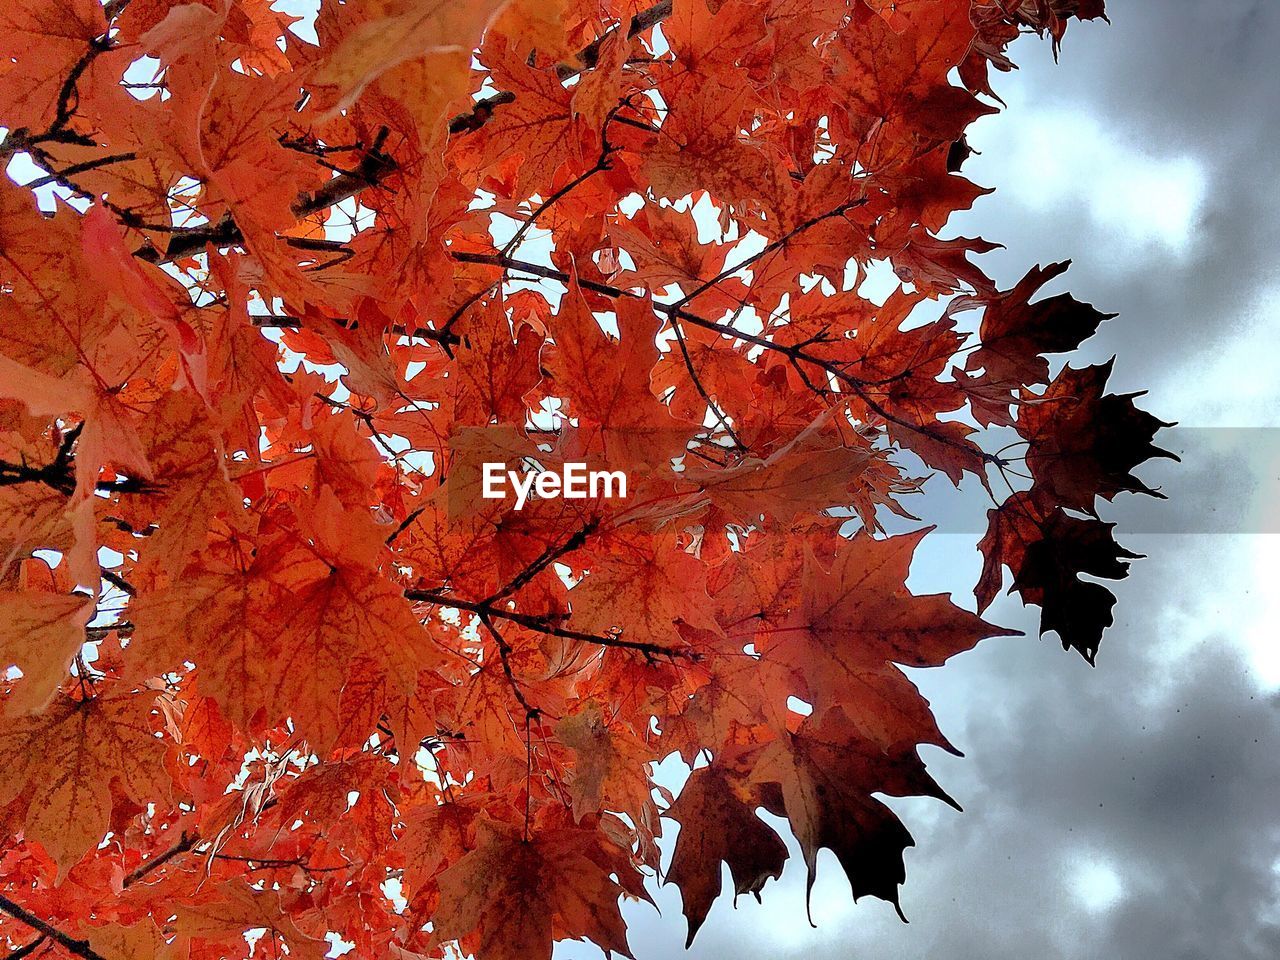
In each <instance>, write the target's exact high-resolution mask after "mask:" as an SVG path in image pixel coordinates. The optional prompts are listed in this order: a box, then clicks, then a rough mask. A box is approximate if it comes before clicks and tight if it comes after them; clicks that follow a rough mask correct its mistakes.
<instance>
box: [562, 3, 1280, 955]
mask: <svg viewBox="0 0 1280 960" xmlns="http://www.w3.org/2000/svg"><path fill="white" fill-rule="evenodd" d="M1109 6H1111V7H1112V10H1111V17H1112V21H1113V22H1112V24H1111V25H1110V26H1107V25H1105V24H1102V23H1098V24H1086V25H1084V26H1079V27H1078V26H1075V25H1073V26H1072V28H1071V31H1070V33H1069V35H1068V37H1067V41H1066V44H1065V46H1064V48H1063V52H1062V58H1061V62H1060V63H1059V64H1058V65H1056V66H1055V65H1054V63H1053V59H1052V57H1051V55H1050V54H1049V49H1048V45H1047V44H1038V43H1037V42H1036V41H1035V40H1034V39H1027V40H1023V41H1021V42H1020V43H1019V44H1018V45H1017V46H1016V47H1015V59H1017V60H1018V61H1019V62H1020V64H1021V65H1022V70H1021V71H1019V72H1018V73H1016V74H1013V75H1011V76H1004V77H1001V78H1000V81H1001V82H1000V83H999V86H998V87H997V89H998V92H1000V94H1001V96H1002V97H1003V98H1004V100H1005V101H1006V102H1007V103H1008V104H1009V110H1008V111H1007V112H1006V113H1004V114H1002V115H1001V116H999V117H995V118H988V119H984V120H982V121H980V122H979V124H978V125H977V127H976V128H975V131H974V135H973V136H972V141H973V145H974V146H975V147H976V148H977V149H978V150H980V151H982V152H983V155H982V156H978V157H974V158H973V159H972V160H971V161H970V163H969V164H968V165H967V166H966V172H967V173H968V174H969V175H970V176H971V177H973V178H974V179H976V180H977V181H978V182H979V183H982V184H984V185H988V186H994V187H996V188H997V192H996V194H995V195H994V196H992V197H990V198H987V199H985V200H983V201H981V203H980V207H979V209H978V210H977V211H976V212H975V213H974V214H972V215H969V216H966V217H965V218H964V219H963V220H956V221H953V224H952V227H951V228H952V229H954V230H956V231H958V232H963V233H965V234H967V235H972V234H973V233H974V232H975V231H978V232H981V233H982V234H983V235H984V236H986V237H988V238H989V239H994V240H997V241H1000V242H1003V243H1005V244H1006V245H1007V248H1008V249H1007V250H1005V251H999V252H997V253H995V254H992V255H990V256H988V257H987V259H986V264H987V267H988V270H989V271H992V272H994V274H995V276H996V278H997V279H998V280H1000V281H1001V282H1002V283H1004V284H1006V285H1007V284H1009V283H1012V282H1013V281H1014V280H1016V279H1017V278H1018V277H1020V276H1021V274H1022V273H1023V272H1025V270H1026V269H1027V268H1028V267H1030V266H1032V265H1033V264H1035V263H1047V262H1050V261H1054V260H1059V259H1066V258H1070V259H1073V260H1074V261H1075V266H1074V268H1073V269H1072V270H1071V271H1070V272H1069V273H1068V275H1067V278H1066V281H1065V282H1060V283H1059V284H1058V285H1057V286H1056V287H1055V289H1058V288H1061V289H1066V288H1068V287H1069V288H1070V289H1071V290H1072V291H1073V292H1074V293H1075V294H1076V295H1077V296H1079V297H1080V298H1081V299H1084V300H1089V301H1092V302H1094V303H1095V304H1097V305H1098V306H1099V308H1100V309H1104V310H1108V311H1116V312H1119V313H1120V314H1121V315H1120V317H1119V318H1118V319H1116V320H1114V321H1112V322H1110V323H1109V324H1106V325H1104V328H1103V331H1102V332H1101V333H1100V334H1099V336H1098V337H1096V338H1095V340H1094V341H1093V342H1092V347H1091V350H1090V356H1089V358H1090V359H1092V360H1100V359H1105V358H1107V357H1110V356H1111V355H1112V354H1113V353H1115V354H1118V355H1119V359H1118V361H1117V364H1116V372H1115V375H1114V377H1113V381H1112V385H1113V387H1115V388H1117V389H1122V390H1126V391H1129V390H1140V389H1147V390H1149V391H1150V395H1149V397H1148V398H1146V399H1145V400H1144V401H1143V402H1144V403H1145V405H1146V407H1147V408H1148V409H1150V410H1152V411H1153V412H1155V413H1157V414H1158V415H1160V416H1162V417H1163V418H1164V419H1166V420H1176V421H1179V423H1180V424H1181V426H1180V427H1179V428H1178V429H1177V430H1174V431H1170V432H1169V434H1168V436H1167V437H1166V444H1165V445H1166V446H1168V447H1169V448H1170V449H1173V450H1176V451H1177V452H1179V453H1181V454H1182V456H1183V459H1184V463H1183V464H1182V465H1180V466H1179V465H1175V464H1172V463H1169V462H1166V461H1160V462H1156V463H1153V464H1151V465H1150V466H1149V467H1148V468H1147V469H1146V471H1145V477H1146V479H1147V480H1148V482H1150V483H1152V484H1153V485H1158V486H1160V487H1162V488H1163V489H1164V491H1165V492H1166V493H1168V494H1169V496H1170V500H1169V501H1168V502H1163V503H1160V502H1156V501H1151V502H1149V503H1137V502H1135V500H1134V499H1132V498H1131V500H1130V501H1129V502H1127V503H1120V504H1117V506H1116V508H1115V509H1114V510H1111V511H1110V513H1109V516H1110V519H1114V520H1117V521H1118V522H1119V524H1120V528H1119V529H1120V531H1121V532H1122V533H1126V532H1127V535H1126V536H1122V537H1121V541H1122V542H1123V543H1125V545H1126V546H1128V547H1130V548H1131V549H1134V550H1136V551H1138V552H1141V553H1145V554H1147V555H1148V559H1146V560H1144V561H1141V562H1139V563H1138V564H1136V565H1135V567H1134V572H1133V576H1132V577H1131V579H1130V580H1128V581H1126V582H1125V583H1123V584H1121V585H1120V587H1119V589H1118V591H1117V592H1118V594H1119V597H1120V603H1119V604H1118V606H1117V622H1116V625H1115V627H1114V628H1113V629H1112V630H1110V631H1109V632H1108V634H1107V636H1106V638H1105V640H1104V645H1103V649H1102V652H1101V654H1100V656H1099V661H1098V666H1097V668H1096V669H1090V668H1089V667H1087V666H1086V665H1085V664H1084V663H1083V662H1082V661H1081V660H1080V659H1079V658H1078V657H1076V656H1075V655H1074V654H1072V655H1068V654H1065V653H1063V651H1062V650H1061V649H1060V648H1059V647H1058V645H1057V644H1056V642H1054V641H1052V640H1049V641H1046V642H1043V643H1042V642H1038V641H1036V640H1035V639H1032V638H1031V637H1030V636H1029V637H1023V638H1015V639H1005V640H1000V639H997V640H989V641H986V642H984V643H983V644H982V645H981V647H980V648H979V649H978V650H976V651H974V652H973V653H970V654H966V655H963V656H961V657H959V658H957V659H955V660H953V661H952V662H951V663H950V664H949V665H947V666H946V667H945V668H943V669H941V670H937V671H924V672H917V673H916V675H915V679H916V680H917V682H918V683H919V684H920V686H921V687H922V689H923V691H924V692H925V694H926V695H927V696H928V697H929V698H930V700H932V702H933V704H934V707H935V710H936V712H937V714H938V715H939V718H940V720H941V723H942V728H943V730H944V731H945V732H946V733H947V734H948V736H949V737H950V738H951V739H952V741H953V742H955V743H956V745H957V746H958V747H960V748H961V749H962V750H963V751H964V752H965V754H966V756H965V758H963V759H957V758H953V757H949V756H946V755H944V754H942V753H941V752H938V751H933V752H931V754H930V755H929V756H928V757H927V759H928V761H929V763H930V767H931V769H932V770H933V771H934V773H935V775H936V776H937V777H938V779H939V780H940V781H941V783H942V784H943V786H944V787H945V788H946V789H947V790H948V791H949V792H950V793H951V794H952V795H953V796H955V797H956V799H957V800H959V801H960V803H961V804H962V805H963V806H964V807H965V811H966V812H964V813H963V814H960V813H956V812H955V811H952V810H950V809H948V808H946V807H944V806H943V805H942V804H940V803H937V802H934V801H920V802H914V801H912V802H902V801H893V806H894V807H895V808H896V809H898V810H899V811H900V812H901V814H902V816H903V817H904V819H905V821H906V822H907V824H908V826H909V827H910V828H911V830H912V832H913V833H914V835H915V837H916V841H917V847H916V848H915V849H914V850H912V851H909V854H908V879H907V885H906V887H905V888H904V891H903V908H904V910H905V911H906V914H907V916H908V917H909V919H910V921H911V922H910V924H909V925H904V924H902V923H901V922H900V921H898V919H897V918H896V916H895V915H894V912H893V909H892V907H890V906H889V905H887V904H884V903H881V902H879V901H874V900H869V899H868V900H863V901H862V902H861V903H858V904H857V905H854V904H853V903H851V901H850V898H849V892H848V891H849V888H848V884H847V882H846V881H845V879H844V876H843V874H842V873H841V872H840V869H839V866H838V865H837V863H836V861H835V858H834V857H833V856H832V855H831V854H829V853H828V852H824V853H823V855H822V856H823V859H822V861H821V864H820V867H819V878H818V883H817V887H816V888H815V891H814V904H813V907H814V908H813V915H814V920H815V922H816V924H817V927H816V929H813V928H810V927H809V925H808V924H807V922H806V921H805V919H804V917H805V913H804V893H803V879H802V877H803V870H800V869H794V868H793V869H791V870H789V871H788V874H787V875H785V876H784V877H783V879H782V881H781V882H780V883H777V884H770V885H769V887H767V888H766V890H765V896H764V903H763V905H757V904H756V903H755V902H754V901H753V900H751V899H750V898H744V899H743V900H741V901H739V903H738V907H737V910H736V912H735V910H734V909H733V908H732V907H731V906H730V905H729V902H728V901H721V902H720V903H718V904H717V905H716V906H715V908H714V909H713V910H712V912H711V916H710V918H709V920H708V922H707V924H706V926H705V927H704V928H703V930H702V932H701V933H700V934H699V937H698V940H697V941H696V942H695V944H694V947H693V949H692V950H691V951H690V953H689V956H690V957H691V958H695V960H696V958H704V960H712V958H715V960H721V958H725V957H733V958H735V960H755V958H761V960H763V958H777V957H791V956H804V957H806V958H808V960H826V958H846V957H857V958H865V960H889V958H892V960H916V958H938V960H1006V958H1007V960H1026V958H1029V957H1035V958H1044V960H1057V958H1061V960H1092V958H1108V960H1109V958H1115V957H1120V958H1125V960H1147V958H1152V960H1155V958H1160V960H1202V958H1203V960H1210V958H1211V960H1246V958H1255V957H1256V958H1263V957H1266V958H1273V957H1275V956H1277V955H1280V818H1278V817H1277V816H1276V813H1277V811H1280V751H1278V749H1277V748H1278V747H1280V637H1277V636H1276V634H1277V629H1276V625H1277V624H1278V623H1280V583H1278V582H1277V580H1278V574H1280V536H1276V533H1278V532H1280V506H1276V505H1274V504H1273V503H1272V501H1273V500H1274V499H1275V497H1276V494H1277V492H1280V483H1278V481H1280V441H1278V440H1277V438H1276V437H1275V436H1272V432H1273V431H1271V430H1268V429H1266V428H1275V427H1278V426H1280V369H1278V365H1277V361H1276V357H1277V355H1278V353H1277V345H1278V344H1280V308H1278V307H1277V301H1278V295H1280V254H1278V253H1277V251H1280V169H1277V167H1278V163H1277V156H1278V155H1280V154H1278V152H1277V141H1280V68H1278V67H1277V66H1276V63H1277V61H1276V57H1275V48H1276V45H1277V43H1278V42H1280V3H1276V2H1274V0H1216V2H1206V0H1113V2H1112V3H1111V4H1110V5H1109ZM1275 432H1278V433H1280V431H1275ZM944 482H945V481H944ZM938 492H939V493H942V494H945V491H942V490H939V491H938ZM945 500H946V497H945V496H943V497H941V498H940V500H939V502H943V501H945ZM960 526H963V524H961V525H960ZM1268 531H1270V532H1268ZM974 539H975V538H974V537H973V536H972V535H965V534H963V533H955V534H949V535H946V536H942V535H934V536H933V537H930V538H929V540H928V541H926V543H930V541H934V542H932V544H931V547H930V549H929V551H928V552H927V554H926V555H924V556H922V557H920V558H918V560H917V563H916V566H915V568H914V569H913V572H912V577H913V581H912V584H913V586H914V587H915V588H916V589H917V590H920V591H927V592H937V591H943V590H956V589H957V585H958V584H972V583H973V582H974V581H976V578H977V574H978V569H979V566H980V561H979V557H978V555H977V553H976V551H975V550H974V547H973V542H974ZM957 601H958V602H961V603H967V604H969V605H972V596H971V595H968V594H964V595H962V594H957ZM992 618H993V619H995V620H996V621H997V622H1000V623H1002V624H1005V625H1008V626H1012V627H1020V628H1022V629H1024V630H1026V631H1028V633H1029V634H1031V635H1032V636H1033V635H1034V628H1035V617H1034V614H1032V615H1028V614H1027V613H1024V612H1022V611H1021V610H1019V609H1018V608H1017V606H1016V605H1014V604H1009V605H1007V606H1003V607H1000V606H998V607H997V608H995V609H994V610H993V616H992ZM670 775H671V776H677V774H676V773H675V772H674V771H672V772H671V773H670ZM672 829H673V830H674V825H673V827H672ZM792 856H793V858H798V856H799V855H798V851H796V849H795V848H794V846H793V848H792ZM726 878H727V875H726ZM657 900H658V904H659V906H660V908H661V915H659V914H658V913H657V912H655V911H654V910H653V909H652V908H651V907H649V906H648V905H644V904H641V905H635V906H634V907H628V918H629V921H630V923H631V925H632V932H631V944H632V947H633V949H634V952H635V954H636V956H637V958H638V960H659V958H662V960H667V958H671V957H678V956H680V955H681V954H682V952H683V949H682V948H683V941H684V932H685V928H684V919H683V917H682V916H681V913H680V901H679V895H678V893H676V892H675V891H674V890H672V889H666V890H660V891H658V894H657ZM556 956H557V958H558V960H570V958H573V960H576V958H579V957H588V956H596V957H598V956H599V953H598V951H595V950H594V949H591V948H586V947H583V946H581V945H575V944H562V945H560V946H559V947H558V948H557V953H556Z"/></svg>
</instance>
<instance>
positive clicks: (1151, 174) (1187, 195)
mask: <svg viewBox="0 0 1280 960" xmlns="http://www.w3.org/2000/svg"><path fill="white" fill-rule="evenodd" d="M1009 99H1010V100H1011V103H1010V105H1009V109H1008V111H1007V112H1006V113H1004V114H1001V115H999V116H997V117H992V118H988V119H983V120H981V121H979V122H978V123H977V124H975V126H974V128H973V131H972V134H971V136H970V141H971V143H972V145H973V147H974V148H975V149H976V150H977V151H978V152H979V154H980V156H978V157H975V158H974V159H973V160H972V161H971V166H967V167H966V172H967V173H969V174H970V175H971V176H973V177H975V178H976V179H977V180H978V181H979V182H984V183H994V184H996V185H997V186H998V189H999V191H1000V195H1001V196H1003V197H1004V199H1005V201H1006V202H1009V201H1013V202H1015V203H1018V204H1020V205H1022V206H1024V207H1026V208H1027V209H1028V210H1029V211H1031V212H1032V214H1033V215H1034V216H1035V217H1036V218H1037V219H1039V220H1041V221H1042V222H1045V223H1052V216H1053V215H1054V214H1055V213H1061V214H1063V215H1065V216H1067V217H1079V216H1080V215H1081V214H1082V213H1083V214H1084V215H1086V216H1087V218H1088V219H1089V220H1090V221H1091V223H1092V224H1093V226H1094V227H1095V228H1096V230H1097V232H1098V239H1099V241H1100V242H1101V243H1103V244H1104V245H1106V246H1107V247H1108V249H1107V251H1106V254H1107V256H1106V257H1101V256H1100V257H1098V260H1099V262H1106V261H1107V260H1111V261H1112V262H1128V261H1130V260H1132V259H1134V258H1135V257H1140V256H1143V255H1144V254H1146V253H1148V252H1149V248H1150V247H1152V246H1154V247H1158V248H1161V249H1163V250H1165V251H1167V252H1170V253H1176V254H1186V253H1187V252H1188V251H1189V250H1190V248H1191V244H1192V241H1193V240H1194V238H1195V235H1196V226H1197V223H1198V220H1199V218H1200V215H1201V209H1202V207H1203V204H1204V200H1205V196H1206V192H1207V184H1208V179H1207V176H1206V171H1205V167H1204V165H1203V164H1202V163H1201V162H1200V161H1199V160H1198V159H1197V158H1195V157H1192V156H1189V155H1169V154H1165V153H1162V152H1161V151H1159V150H1158V149H1157V148H1156V147H1155V145H1152V144H1143V143H1135V142H1132V141H1131V140H1129V139H1128V138H1127V137H1126V135H1125V132H1124V130H1123V128H1120V127H1113V126H1111V125H1109V124H1108V123H1107V122H1106V120H1105V118H1102V117H1100V116H1098V115H1096V114H1090V113H1086V112H1083V111H1066V110H1062V109H1057V108H1046V107H1043V106H1039V105H1037V104H1036V103H1035V102H1032V101H1031V100H1029V99H1027V98H1025V96H1020V95H1014V94H1011V95H1010V97H1009ZM1135 247H1136V248H1138V249H1135Z"/></svg>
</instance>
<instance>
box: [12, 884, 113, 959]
mask: <svg viewBox="0 0 1280 960" xmlns="http://www.w3.org/2000/svg"><path fill="white" fill-rule="evenodd" d="M0 910H3V911H4V912H5V913H7V914H9V916H11V917H13V918H14V919H15V920H19V921H21V922H22V923H25V924H26V925H27V926H28V927H30V928H31V929H32V930H36V931H39V932H40V933H41V934H43V935H44V936H46V937H48V938H49V939H50V940H52V941H53V942H54V943H57V944H58V945H59V946H61V947H64V948H66V949H67V950H69V951H71V952H72V953H74V954H75V955H76V956H77V957H84V958H85V960H107V958H106V957H104V956H103V955H102V954H100V953H98V952H97V951H96V950H94V949H93V947H91V946H89V941H88V940H77V939H76V938H75V937H72V936H70V935H68V934H66V933H63V932H62V931H61V930H59V929H58V928H57V927H55V926H53V925H52V924H49V923H46V922H45V921H44V920H41V919H40V918H39V917H38V916H36V915H35V914H34V913H32V912H31V911H30V910H27V909H25V908H24V907H22V906H21V905H20V904H17V903H14V902H13V901H12V900H10V899H9V898H8V897H6V896H5V895H4V894H2V893H0Z"/></svg>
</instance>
